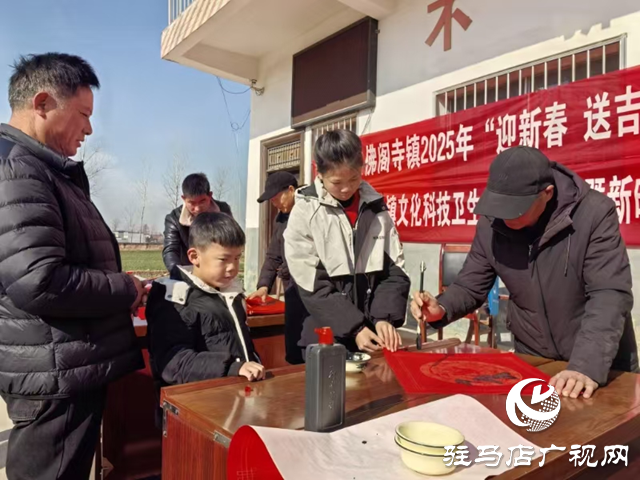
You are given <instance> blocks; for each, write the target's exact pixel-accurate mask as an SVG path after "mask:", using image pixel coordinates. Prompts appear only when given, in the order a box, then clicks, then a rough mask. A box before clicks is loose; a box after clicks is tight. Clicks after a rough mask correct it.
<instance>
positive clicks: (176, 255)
mask: <svg viewBox="0 0 640 480" xmlns="http://www.w3.org/2000/svg"><path fill="white" fill-rule="evenodd" d="M182 249H183V247H182V239H181V238H180V230H179V226H178V224H177V219H176V218H175V215H174V214H173V212H171V213H169V214H168V215H167V216H166V217H165V219H164V246H163V248H162V260H163V261H164V265H165V267H167V271H169V272H171V271H173V268H174V267H175V266H176V265H180V259H181V252H182Z"/></svg>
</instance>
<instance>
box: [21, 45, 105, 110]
mask: <svg viewBox="0 0 640 480" xmlns="http://www.w3.org/2000/svg"><path fill="white" fill-rule="evenodd" d="M80 87H86V88H91V89H94V88H95V89H98V88H100V81H99V80H98V77H97V75H96V72H95V71H94V70H93V67H92V66H91V65H89V63H88V62H87V61H86V60H84V59H82V58H80V57H78V56H76V55H68V54H66V53H55V52H51V53H44V54H41V55H26V56H21V57H20V58H19V59H18V60H17V61H16V62H15V63H14V64H13V74H12V75H11V78H10V79H9V106H10V107H11V110H12V111H17V110H20V109H22V108H25V107H27V106H28V105H29V104H30V103H31V100H32V98H33V97H34V96H35V95H36V94H37V93H38V92H40V91H43V90H45V91H46V90H49V91H51V90H53V91H54V92H55V93H57V94H58V95H60V96H61V97H62V98H63V99H66V98H69V97H72V96H74V95H75V94H76V92H77V91H78V88H80ZM54 92H51V93H54Z"/></svg>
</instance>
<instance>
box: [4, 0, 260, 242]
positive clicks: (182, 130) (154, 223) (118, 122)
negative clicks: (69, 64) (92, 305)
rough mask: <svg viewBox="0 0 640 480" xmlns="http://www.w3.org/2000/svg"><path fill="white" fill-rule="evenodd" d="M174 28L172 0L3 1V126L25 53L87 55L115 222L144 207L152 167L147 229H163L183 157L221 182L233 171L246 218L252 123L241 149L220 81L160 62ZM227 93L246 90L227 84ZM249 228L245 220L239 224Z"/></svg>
mask: <svg viewBox="0 0 640 480" xmlns="http://www.w3.org/2000/svg"><path fill="white" fill-rule="evenodd" d="M166 26H167V2H166V0H108V1H86V0H85V1H80V0H54V1H51V0H20V1H15V0H12V1H7V2H3V5H2V14H1V15H0V85H1V91H2V97H1V98H0V121H1V122H6V121H8V119H9V116H10V110H9V105H8V100H7V93H6V92H7V86H8V78H9V76H10V74H11V69H10V65H11V64H12V63H13V61H14V59H15V58H17V57H18V56H19V55H21V54H28V53H42V52H47V51H60V52H65V53H73V54H76V55H80V56H82V57H84V58H85V59H86V60H88V61H89V62H90V63H91V64H92V65H93V67H94V68H95V70H96V72H97V74H98V76H99V78H100V81H101V83H102V88H101V89H100V90H99V91H98V92H97V94H96V103H95V109H94V116H93V127H94V134H93V135H92V136H91V137H90V138H89V140H88V147H89V148H92V147H98V146H99V147H100V151H101V154H102V155H103V156H104V157H105V158H107V159H108V161H109V163H110V164H111V167H110V168H109V169H108V170H106V171H105V172H104V173H103V174H102V175H101V177H100V178H99V180H98V182H99V190H98V193H97V196H96V197H95V203H96V204H97V205H98V207H99V208H100V210H101V211H102V213H103V215H104V217H105V219H107V220H108V221H109V222H110V223H111V222H112V220H113V218H115V217H120V218H122V217H124V216H125V210H126V208H127V207H129V206H131V205H135V204H136V203H138V201H137V199H136V198H137V195H136V193H135V183H136V181H137V180H138V179H139V178H140V176H141V175H142V171H143V168H142V165H143V162H144V161H145V160H146V162H147V163H148V165H150V167H151V168H150V171H151V174H150V199H149V204H148V206H147V212H148V213H147V214H146V215H145V217H146V219H145V223H148V224H149V225H150V226H151V227H152V228H154V229H155V230H161V229H162V226H163V220H164V215H165V214H166V213H167V211H168V209H169V206H168V203H167V200H166V195H165V193H164V189H163V186H162V178H163V175H164V173H165V172H166V170H167V168H168V165H169V163H170V161H171V158H172V155H173V154H174V153H178V154H181V155H186V156H188V158H189V167H188V171H203V172H205V173H207V175H209V177H210V178H211V177H215V175H216V172H219V170H220V168H223V169H224V168H226V169H227V171H228V183H232V185H233V188H230V189H229V194H228V198H226V199H225V200H228V201H230V202H231V203H232V207H233V209H234V214H235V215H236V217H240V216H241V214H242V216H243V205H240V204H239V203H242V204H244V191H242V192H240V189H238V188H237V185H238V184H239V183H240V184H245V183H244V181H243V179H244V178H245V177H246V158H247V149H248V142H249V122H248V121H247V122H246V124H245V126H244V128H243V129H242V130H241V131H239V132H238V134H237V135H238V142H237V144H238V148H236V139H235V137H234V134H233V132H232V129H231V125H230V122H229V117H228V115H227V111H226V109H225V105H224V99H223V94H222V91H221V89H220V86H219V84H218V81H217V79H216V77H214V76H212V75H209V74H206V73H203V72H200V71H197V70H194V69H191V68H187V67H184V66H181V65H178V64H175V63H172V62H168V61H165V60H161V59H160V36H161V33H162V30H163V29H164V28H165V27H166ZM222 83H223V85H224V87H225V89H227V90H229V91H234V92H243V91H245V90H246V87H245V86H244V85H239V84H236V83H233V82H229V81H226V80H223V81H222ZM227 100H228V102H229V107H230V111H231V117H232V119H233V121H234V122H236V123H237V124H242V122H243V121H244V120H245V119H246V118H247V115H248V112H249V108H250V93H244V94H241V95H229V94H227ZM238 220H241V221H242V223H244V218H238Z"/></svg>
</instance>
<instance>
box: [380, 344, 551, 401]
mask: <svg viewBox="0 0 640 480" xmlns="http://www.w3.org/2000/svg"><path fill="white" fill-rule="evenodd" d="M385 358H386V360H387V363H388V364H389V366H390V367H391V369H392V370H393V372H394V373H395V375H396V378H397V379H398V382H400V385H402V388H403V389H404V391H405V392H407V393H433V394H447V395H453V394H456V393H462V394H468V395H473V394H503V395H506V394H508V393H509V390H511V387H513V386H514V385H515V384H516V383H518V382H519V381H520V380H523V379H525V378H539V379H540V380H542V381H544V382H549V380H550V379H551V377H549V376H548V375H546V374H544V373H542V372H541V371H540V370H538V369H537V368H535V367H532V366H531V365H529V364H528V363H526V362H525V361H523V360H520V359H519V358H518V357H517V356H516V355H514V354H513V353H488V354H465V353H462V354H441V353H412V352H404V351H398V352H395V353H391V352H389V351H388V350H385ZM535 385H536V383H533V384H530V385H528V386H527V387H525V388H524V389H523V394H524V395H531V394H532V393H533V388H534V387H535Z"/></svg>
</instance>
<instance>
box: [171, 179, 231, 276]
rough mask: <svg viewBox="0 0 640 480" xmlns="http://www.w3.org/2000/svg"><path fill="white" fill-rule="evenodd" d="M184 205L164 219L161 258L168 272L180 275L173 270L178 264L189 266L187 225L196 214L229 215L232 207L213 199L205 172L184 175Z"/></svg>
mask: <svg viewBox="0 0 640 480" xmlns="http://www.w3.org/2000/svg"><path fill="white" fill-rule="evenodd" d="M182 200H183V202H184V205H183V206H182V207H178V208H176V209H175V210H172V211H171V212H170V213H169V214H168V215H167V216H166V217H165V219H164V248H163V249H162V259H163V260H164V265H165V267H167V270H168V271H169V273H173V274H174V275H176V276H177V278H179V276H180V274H179V272H177V271H174V268H175V267H176V266H179V265H183V266H185V265H191V264H190V263H189V258H188V257H187V251H188V250H189V226H190V225H191V222H192V221H193V219H194V218H195V217H197V216H198V215H199V214H200V213H203V212H222V213H226V214H227V215H231V216H233V215H232V214H231V207H229V205H228V204H227V203H225V202H220V201H217V200H214V199H213V193H211V186H210V185H209V180H208V179H207V176H206V175H205V174H204V173H192V174H190V175H187V176H186V177H185V179H184V180H183V182H182Z"/></svg>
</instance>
